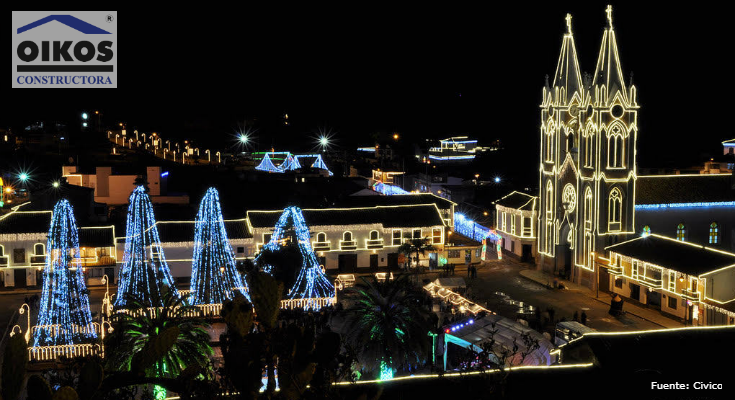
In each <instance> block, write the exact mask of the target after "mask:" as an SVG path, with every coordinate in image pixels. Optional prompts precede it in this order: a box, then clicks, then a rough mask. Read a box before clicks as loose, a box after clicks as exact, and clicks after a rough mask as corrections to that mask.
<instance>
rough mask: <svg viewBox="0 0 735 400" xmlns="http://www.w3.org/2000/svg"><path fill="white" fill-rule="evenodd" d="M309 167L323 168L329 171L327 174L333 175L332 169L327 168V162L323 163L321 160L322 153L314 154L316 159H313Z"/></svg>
mask: <svg viewBox="0 0 735 400" xmlns="http://www.w3.org/2000/svg"><path fill="white" fill-rule="evenodd" d="M311 168H318V169H323V170H325V171H327V172H329V176H332V175H334V174H333V173H332V171H330V170H329V168H327V164H324V160H322V155H321V154H318V155H317V156H316V160H314V163H313V164H311Z"/></svg>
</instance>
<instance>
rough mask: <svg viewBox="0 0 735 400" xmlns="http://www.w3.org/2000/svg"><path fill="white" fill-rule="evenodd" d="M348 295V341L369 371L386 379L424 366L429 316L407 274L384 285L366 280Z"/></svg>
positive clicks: (427, 347) (346, 311)
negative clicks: (399, 372) (398, 371)
mask: <svg viewBox="0 0 735 400" xmlns="http://www.w3.org/2000/svg"><path fill="white" fill-rule="evenodd" d="M345 295H346V296H347V297H349V298H350V299H351V300H353V305H352V306H351V307H349V308H348V309H346V310H345V311H344V315H345V325H344V326H346V327H349V328H348V329H349V331H348V332H347V334H346V338H347V341H348V342H349V343H350V344H351V345H352V346H354V348H355V349H358V350H357V352H358V354H357V358H358V360H359V362H360V364H361V365H362V367H363V368H364V369H365V370H366V371H369V372H373V373H376V372H377V371H380V376H381V378H386V377H392V375H393V371H394V370H410V369H412V368H414V367H415V366H418V365H421V364H422V362H423V360H425V359H426V356H427V354H428V350H429V336H428V332H429V329H430V323H429V314H430V313H429V311H428V310H427V309H426V308H424V306H423V300H424V299H423V293H421V292H420V291H419V290H418V289H417V288H416V287H415V286H413V285H411V284H410V283H409V281H408V279H407V276H406V275H404V276H401V277H399V278H398V279H396V280H386V281H385V282H378V281H377V280H375V279H373V280H370V281H368V280H366V279H365V278H363V280H362V282H361V283H358V284H357V285H355V286H354V287H352V288H348V289H347V290H346V291H345Z"/></svg>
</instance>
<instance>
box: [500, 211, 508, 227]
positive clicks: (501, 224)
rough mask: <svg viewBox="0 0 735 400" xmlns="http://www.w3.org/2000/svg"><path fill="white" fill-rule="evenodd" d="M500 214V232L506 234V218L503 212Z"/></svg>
mask: <svg viewBox="0 0 735 400" xmlns="http://www.w3.org/2000/svg"><path fill="white" fill-rule="evenodd" d="M501 214H502V215H503V217H502V220H501V223H500V230H501V231H503V232H507V231H508V229H507V225H506V218H507V217H506V215H505V211H503V212H502V213H501Z"/></svg>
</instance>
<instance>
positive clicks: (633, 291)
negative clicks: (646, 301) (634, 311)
mask: <svg viewBox="0 0 735 400" xmlns="http://www.w3.org/2000/svg"><path fill="white" fill-rule="evenodd" d="M629 285H630V298H631V299H633V300H635V301H641V287H640V286H638V285H636V284H633V283H630V284H629Z"/></svg>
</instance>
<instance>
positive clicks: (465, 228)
mask: <svg viewBox="0 0 735 400" xmlns="http://www.w3.org/2000/svg"><path fill="white" fill-rule="evenodd" d="M454 231H455V232H457V233H459V234H460V235H463V236H467V237H468V238H470V239H474V240H477V241H478V242H481V241H482V240H483V239H486V238H490V240H492V241H498V240H500V235H498V234H497V233H495V231H493V230H492V229H490V228H487V227H484V226H482V225H480V224H478V223H476V222H475V221H473V220H471V219H469V218H467V217H466V216H465V215H464V214H462V213H458V212H456V213H454Z"/></svg>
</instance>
